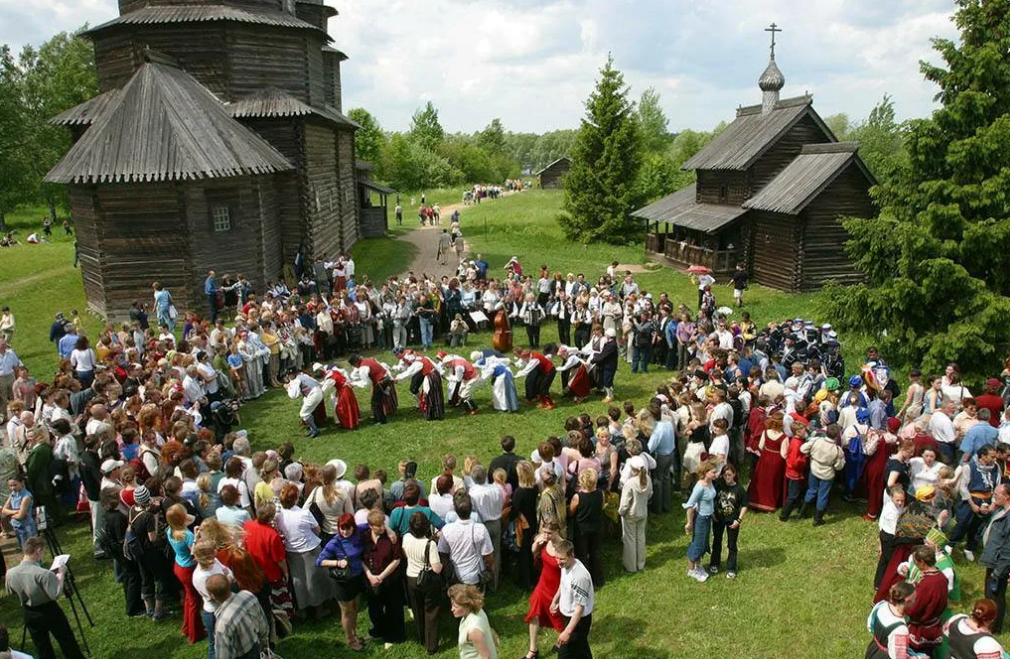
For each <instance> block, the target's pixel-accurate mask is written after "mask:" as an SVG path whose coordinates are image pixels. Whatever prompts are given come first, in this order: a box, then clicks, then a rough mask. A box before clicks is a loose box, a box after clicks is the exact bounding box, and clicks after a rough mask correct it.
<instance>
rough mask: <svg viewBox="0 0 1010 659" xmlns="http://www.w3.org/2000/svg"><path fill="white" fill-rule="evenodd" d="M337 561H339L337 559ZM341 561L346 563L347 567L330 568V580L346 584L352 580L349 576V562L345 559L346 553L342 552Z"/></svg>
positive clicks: (351, 576) (351, 575) (338, 558)
mask: <svg viewBox="0 0 1010 659" xmlns="http://www.w3.org/2000/svg"><path fill="white" fill-rule="evenodd" d="M337 560H338V561H339V560H341V559H340V557H337ZM343 560H345V561H347V565H345V566H344V567H331V568H330V578H331V579H333V580H334V581H336V582H339V583H347V582H349V581H351V580H352V579H353V578H354V575H353V574H351V561H350V560H349V559H348V558H347V553H346V552H344V558H343Z"/></svg>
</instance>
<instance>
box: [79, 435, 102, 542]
mask: <svg viewBox="0 0 1010 659" xmlns="http://www.w3.org/2000/svg"><path fill="white" fill-rule="evenodd" d="M98 440H99V437H98V435H88V436H87V437H85V438H84V454H83V455H81V468H80V471H81V482H82V483H84V491H85V493H87V495H88V506H89V507H90V508H91V528H92V530H93V531H92V533H93V536H92V540H93V542H94V545H95V558H99V559H101V558H106V556H105V552H104V551H102V550H101V548H99V546H98V530H99V529H101V528H102V527H103V526H104V515H103V513H104V510H103V509H102V506H101V505H100V503H99V501H100V497H101V494H102V462H101V459H100V458H99V457H98Z"/></svg>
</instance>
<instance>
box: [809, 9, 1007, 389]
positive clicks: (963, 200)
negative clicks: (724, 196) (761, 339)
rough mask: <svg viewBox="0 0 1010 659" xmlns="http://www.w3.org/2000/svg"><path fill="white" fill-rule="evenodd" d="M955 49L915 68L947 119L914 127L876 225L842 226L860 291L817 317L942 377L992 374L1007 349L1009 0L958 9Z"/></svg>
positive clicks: (882, 196)
mask: <svg viewBox="0 0 1010 659" xmlns="http://www.w3.org/2000/svg"><path fill="white" fill-rule="evenodd" d="M957 5H958V7H959V9H958V11H957V13H956V14H955V21H956V24H957V26H958V28H959V29H960V32H961V43H960V44H958V43H956V42H954V41H951V40H947V39H936V40H934V42H933V45H934V48H935V49H936V51H937V52H939V53H940V55H941V56H942V58H943V60H944V62H945V66H936V65H932V64H928V63H925V62H924V63H922V64H921V70H922V72H923V74H924V75H925V77H926V79H927V80H931V81H933V82H935V83H936V84H937V86H938V87H939V89H940V91H939V94H938V95H937V98H938V99H939V100H940V102H941V103H942V107H941V108H940V109H938V110H936V111H935V112H933V114H932V116H931V117H930V118H928V119H921V120H917V121H913V122H911V124H910V126H909V133H908V142H907V146H908V161H907V162H906V163H902V164H900V165H899V166H898V168H897V169H896V171H895V172H894V174H893V176H891V177H889V178H888V179H887V180H886V181H885V182H884V183H883V184H882V185H880V186H879V187H878V188H876V190H875V196H876V199H877V201H878V203H879V205H880V208H881V214H880V217H878V218H876V219H851V220H847V221H846V222H845V226H846V228H847V229H848V230H849V232H850V233H851V234H852V239H851V240H850V241H849V243H848V244H847V245H846V249H847V250H848V252H849V255H850V256H851V257H852V258H853V259H854V261H855V264H856V267H857V268H858V269H859V270H860V271H861V272H863V273H864V274H865V276H866V282H865V284H862V285H858V286H853V287H846V288H843V287H838V286H830V287H829V288H828V290H827V295H826V297H825V302H824V305H823V306H824V309H823V310H824V311H825V312H826V314H828V315H830V316H831V317H832V318H833V319H837V320H838V323H839V324H840V325H841V326H843V327H845V328H851V329H857V330H862V331H879V330H885V332H881V336H880V338H879V341H880V343H881V344H882V348H883V352H884V354H885V355H886V356H887V357H889V358H891V360H892V361H895V362H898V363H906V364H913V365H919V364H921V366H922V367H923V369H927V370H929V371H933V372H938V371H940V370H941V367H942V365H943V364H944V363H945V362H948V361H956V362H957V363H958V364H959V365H960V366H961V367H962V369H963V370H966V371H967V372H968V373H970V374H974V375H978V376H980V375H982V374H991V373H994V372H997V371H998V370H999V368H1000V367H1001V364H1002V361H1003V359H1004V358H1005V357H1006V356H1007V351H1008V349H1010V347H1008V346H1010V322H1008V319H1010V297H1008V296H1010V259H1008V258H1006V254H1005V252H1004V249H1005V246H1006V245H1007V244H1008V241H1010V167H1008V166H1007V154H1008V153H1010V59H1008V58H1007V56H1006V54H1007V52H1010V0H957Z"/></svg>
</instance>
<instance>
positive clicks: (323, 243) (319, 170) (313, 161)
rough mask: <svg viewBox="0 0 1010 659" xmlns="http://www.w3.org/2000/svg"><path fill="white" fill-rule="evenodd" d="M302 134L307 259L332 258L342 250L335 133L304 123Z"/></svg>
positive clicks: (330, 128) (325, 128)
mask: <svg viewBox="0 0 1010 659" xmlns="http://www.w3.org/2000/svg"><path fill="white" fill-rule="evenodd" d="M304 131H305V137H304V151H305V159H304V162H303V166H300V171H301V172H302V185H303V194H304V201H303V209H304V215H305V217H306V227H307V235H306V248H307V251H308V253H307V254H306V258H309V257H311V258H315V257H322V258H332V257H335V256H336V255H337V253H338V252H339V251H340V248H341V227H340V189H339V187H338V186H337V149H336V141H335V140H336V137H335V135H334V133H335V132H336V130H335V129H334V128H333V127H332V126H330V125H327V124H317V123H309V122H306V123H305V124H304ZM352 166H353V164H352Z"/></svg>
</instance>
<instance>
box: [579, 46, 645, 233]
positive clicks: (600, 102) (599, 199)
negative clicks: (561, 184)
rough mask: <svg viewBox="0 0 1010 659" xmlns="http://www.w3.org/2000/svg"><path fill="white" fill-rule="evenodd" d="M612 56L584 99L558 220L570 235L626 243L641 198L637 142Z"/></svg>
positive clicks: (630, 106) (625, 91) (634, 123)
mask: <svg viewBox="0 0 1010 659" xmlns="http://www.w3.org/2000/svg"><path fill="white" fill-rule="evenodd" d="M613 64H614V60H613V58H612V57H608V58H607V63H606V65H605V66H604V67H603V68H602V69H601V70H600V79H599V80H598V81H597V83H596V89H595V90H594V91H593V93H592V94H591V95H590V96H589V100H588V101H587V102H586V116H585V118H584V119H583V120H582V125H581V128H579V132H578V136H577V137H576V139H575V149H574V152H573V153H572V167H571V169H570V170H569V172H568V175H567V176H566V177H565V203H564V209H565V211H566V212H565V214H563V215H561V217H559V222H560V223H561V226H562V228H563V229H564V230H565V234H566V235H567V236H568V238H569V239H571V240H578V241H580V242H585V243H588V242H590V241H593V240H603V241H606V242H611V243H625V242H628V241H630V240H632V239H634V238H635V237H636V230H637V229H638V226H637V223H636V222H634V221H632V220H631V218H630V213H631V211H632V210H634V209H635V208H636V207H637V206H638V205H639V201H640V197H639V195H638V193H637V192H636V186H635V181H636V176H637V174H638V169H639V167H640V166H641V148H640V145H639V137H638V121H637V117H636V114H635V104H634V103H633V102H631V101H629V100H628V87H627V86H626V85H625V84H624V76H623V75H622V74H621V72H620V71H618V70H617V69H615V68H614V66H613Z"/></svg>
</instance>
